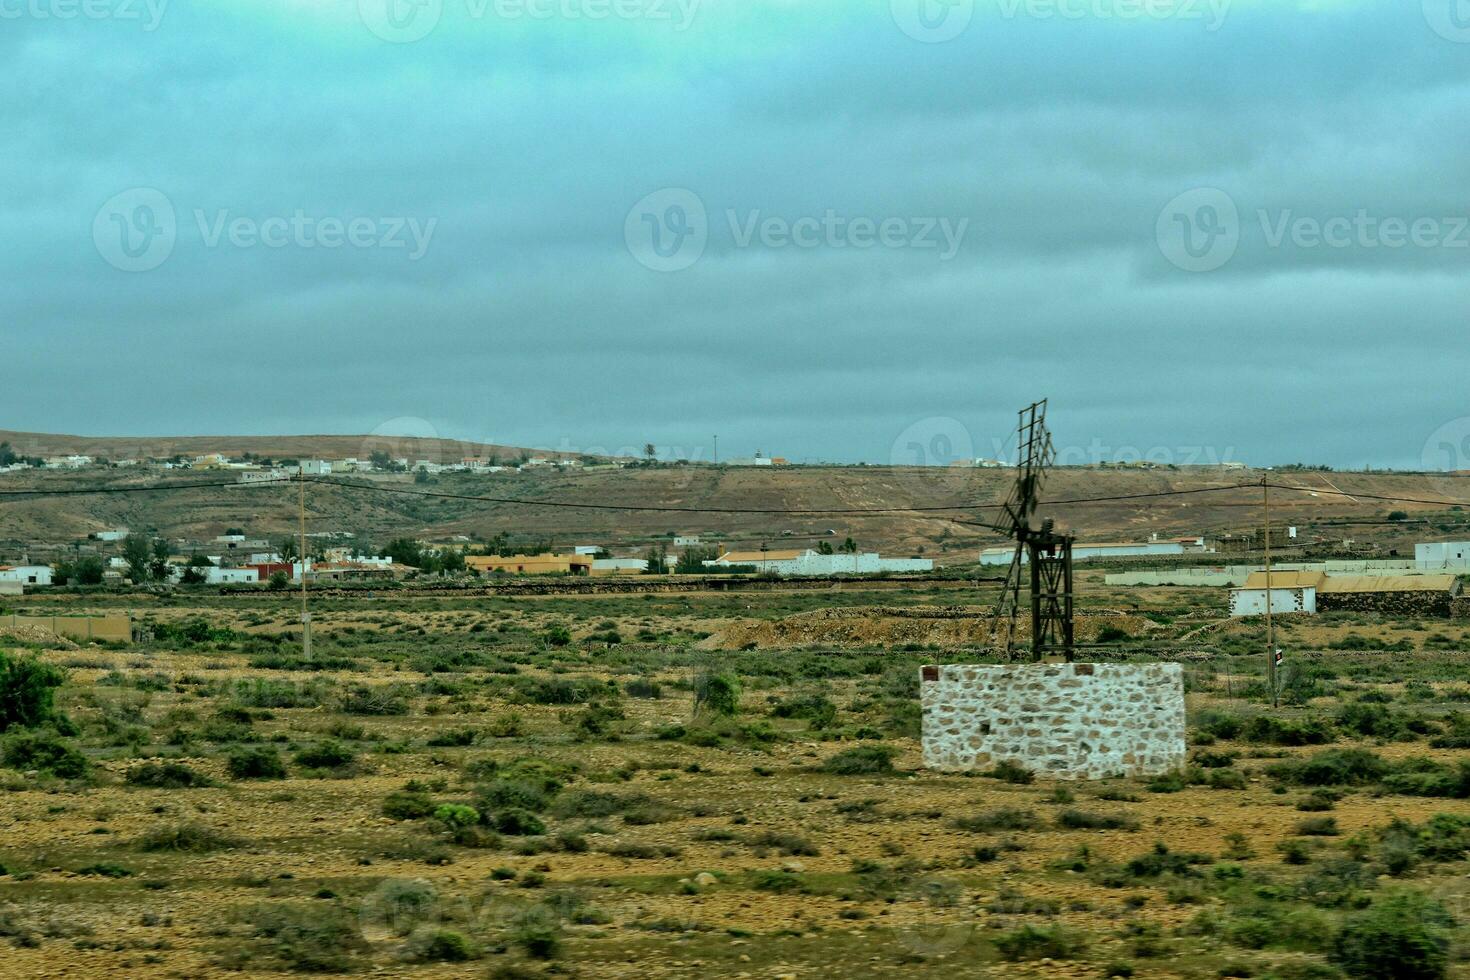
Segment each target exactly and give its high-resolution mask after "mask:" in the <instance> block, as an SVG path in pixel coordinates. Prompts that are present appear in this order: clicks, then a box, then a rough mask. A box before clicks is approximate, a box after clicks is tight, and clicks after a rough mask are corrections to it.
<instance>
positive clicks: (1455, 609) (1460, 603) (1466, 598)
mask: <svg viewBox="0 0 1470 980" xmlns="http://www.w3.org/2000/svg"><path fill="white" fill-rule="evenodd" d="M1450 616H1451V617H1452V618H1454V619H1470V595H1457V596H1455V597H1454V598H1453V599H1451V600H1450Z"/></svg>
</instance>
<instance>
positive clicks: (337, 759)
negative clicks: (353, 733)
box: [296, 739, 357, 769]
mask: <svg viewBox="0 0 1470 980" xmlns="http://www.w3.org/2000/svg"><path fill="white" fill-rule="evenodd" d="M356 758H357V753H356V752H354V751H352V750H351V749H349V748H348V747H347V746H345V745H343V744H342V743H341V742H338V741H337V740H335V739H327V740H326V741H325V742H318V743H317V744H316V745H309V746H307V747H306V748H304V749H301V750H300V751H298V752H297V753H296V764H297V765H299V766H302V767H303V768H306V769H341V768H343V767H344V766H347V765H350V764H351V763H352V762H353V761H354V760H356Z"/></svg>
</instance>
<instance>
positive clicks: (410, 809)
mask: <svg viewBox="0 0 1470 980" xmlns="http://www.w3.org/2000/svg"><path fill="white" fill-rule="evenodd" d="M433 812H434V801H433V800H431V799H429V794H428V793H421V792H415V791H410V790H404V789H400V790H395V791H393V792H392V793H389V794H388V797H387V799H385V800H383V816H385V817H388V818H389V819H390V820H422V819H423V818H424V817H427V816H428V815H429V814H431V813H433Z"/></svg>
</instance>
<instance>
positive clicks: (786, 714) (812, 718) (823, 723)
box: [771, 694, 837, 729]
mask: <svg viewBox="0 0 1470 980" xmlns="http://www.w3.org/2000/svg"><path fill="white" fill-rule="evenodd" d="M771 717H773V718H805V719H806V720H807V721H809V722H811V727H812V728H816V729H823V728H830V727H831V726H832V725H833V723H834V722H836V720H837V705H835V704H833V703H832V701H831V700H830V699H828V698H826V697H824V696H823V695H821V694H801V695H792V696H791V697H788V698H783V699H782V700H780V701H777V702H776V703H775V704H774V705H772V706H771Z"/></svg>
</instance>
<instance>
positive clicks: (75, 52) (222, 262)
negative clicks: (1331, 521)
mask: <svg viewBox="0 0 1470 980" xmlns="http://www.w3.org/2000/svg"><path fill="white" fill-rule="evenodd" d="M1461 6H1463V5H1462V4H1461V5H1458V6H1457V3H1456V0H1443V2H1437V0H1426V2H1425V3H1423V5H1422V7H1421V4H1420V3H1419V2H1418V0H1405V2H1394V3H1386V2H1379V3H1372V2H1363V3H1356V2H1329V0H1318V2H1305V0H1304V2H1289V0H1275V2H1261V3H1256V2H1246V0H1235V2H1233V3H1231V2H1228V0H1178V2H1160V0H1152V2H1145V0H1000V2H996V3H989V2H985V0H976V2H975V3H973V4H971V3H970V2H968V0H948V2H947V3H946V2H944V0H891V2H890V0H831V2H825V0H802V2H798V0H787V2H781V0H0V80H3V83H4V90H5V92H6V93H7V95H6V97H5V98H4V99H3V100H0V175H3V177H4V179H3V181H0V214H3V218H4V222H5V228H6V235H5V240H6V245H7V247H6V248H5V250H4V252H3V257H0V330H3V335H0V428H14V429H27V430H38V431H52V432H73V433H82V434H93V435H131V434H139V435H145V434H152V435H163V434H207V433H238V434H246V433H306V432H342V433H357V432H371V431H405V432H411V433H412V434H427V433H435V432H436V433H439V434H442V435H444V436H447V437H451V438H464V439H484V440H489V441H499V442H504V443H511V444H522V445H534V446H543V447H549V448H558V449H571V450H581V451H589V450H590V451H596V450H610V451H616V450H618V449H621V448H624V447H629V446H638V447H641V446H642V444H643V443H644V442H646V441H652V442H654V443H656V444H657V445H659V446H660V447H661V450H662V451H663V452H665V453H666V454H675V453H677V454H680V455H686V456H692V457H695V458H700V459H709V458H711V457H712V454H713V449H714V447H713V439H712V437H713V436H714V435H716V434H718V436H719V454H720V456H721V457H722V458H725V459H728V458H730V457H733V456H743V455H750V454H752V453H754V452H755V451H757V450H762V451H764V452H766V453H768V454H773V455H784V456H786V457H788V458H791V459H792V460H793V461H795V460H807V459H810V460H817V459H825V460H846V461H854V460H868V461H873V462H890V461H891V462H913V461H924V462H945V461H947V459H948V458H949V457H950V456H953V455H965V454H973V455H978V456H996V455H1005V456H1007V457H1009V456H1010V455H1011V454H1013V452H1014V450H1013V448H1011V447H1008V446H1006V445H1005V439H1006V437H1007V435H1008V433H1009V430H1010V429H1011V428H1012V427H1013V425H1014V420H1015V415H1014V413H1015V410H1016V409H1017V408H1019V407H1020V406H1021V405H1022V404H1024V403H1026V402H1028V401H1030V400H1031V399H1033V398H1037V397H1042V396H1049V397H1050V398H1051V400H1052V401H1051V404H1052V422H1053V428H1054V430H1055V432H1056V435H1057V440H1058V443H1059V445H1060V446H1061V447H1062V457H1063V459H1064V460H1070V461H1076V462H1083V461H1087V460H1089V459H1095V458H1101V459H1107V458H1114V457H1122V458H1130V457H1137V456H1145V457H1151V458H1158V459H1162V460H1164V461H1170V460H1172V461H1178V462H1190V461H1208V460H1210V459H1235V460H1244V461H1247V462H1251V463H1259V464H1271V463H1283V462H1291V461H1297V460H1300V461H1307V462H1325V463H1331V464H1334V465H1338V466H1354V467H1356V466H1362V465H1365V464H1374V465H1384V466H1388V465H1395V466H1412V467H1418V466H1425V467H1431V466H1432V467H1436V468H1438V467H1441V466H1445V467H1455V466H1458V467H1467V468H1470V397H1467V391H1470V385H1467V380H1470V379H1467V375H1470V343H1467V323H1466V321H1467V316H1470V286H1467V272H1470V229H1467V227H1466V224H1467V217H1470V113H1467V111H1466V108H1467V104H1470V101H1467V99H1470V17H1465V16H1457V11H1458V9H1459V7H1461Z"/></svg>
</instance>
